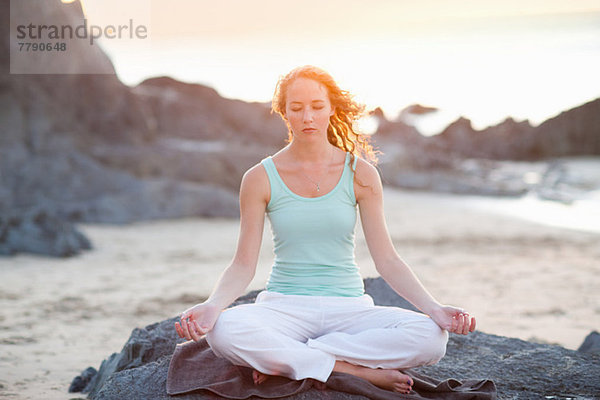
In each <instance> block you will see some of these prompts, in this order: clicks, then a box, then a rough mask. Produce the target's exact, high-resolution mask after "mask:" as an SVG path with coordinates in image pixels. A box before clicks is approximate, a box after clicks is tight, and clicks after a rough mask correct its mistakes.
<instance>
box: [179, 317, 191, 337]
mask: <svg viewBox="0 0 600 400" xmlns="http://www.w3.org/2000/svg"><path fill="white" fill-rule="evenodd" d="M181 328H182V329H183V334H184V335H185V338H186V339H187V340H192V335H191V334H190V329H189V326H188V320H186V319H184V320H182V321H181Z"/></svg>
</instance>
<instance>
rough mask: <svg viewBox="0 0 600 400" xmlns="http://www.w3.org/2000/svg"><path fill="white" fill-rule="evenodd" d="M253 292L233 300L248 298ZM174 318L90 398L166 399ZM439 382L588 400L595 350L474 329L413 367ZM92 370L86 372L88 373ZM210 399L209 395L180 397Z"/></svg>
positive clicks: (109, 369) (97, 384)
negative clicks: (478, 382) (439, 355)
mask: <svg viewBox="0 0 600 400" xmlns="http://www.w3.org/2000/svg"><path fill="white" fill-rule="evenodd" d="M365 287H366V291H367V293H369V294H370V295H371V296H373V299H374V300H375V303H376V304H381V305H396V306H401V307H404V306H407V304H408V303H407V302H406V301H405V300H403V299H402V298H400V297H399V296H397V295H396V294H395V292H393V290H392V289H390V287H389V286H388V285H387V284H386V283H385V282H384V281H383V280H382V279H381V278H378V279H366V280H365ZM257 293H258V291H255V292H251V293H249V294H248V295H246V296H244V297H242V298H240V299H238V300H237V301H236V302H235V303H234V304H233V305H236V304H242V303H248V302H253V301H254V299H255V297H256V294H257ZM176 320H177V317H174V318H171V319H168V320H166V321H162V322H160V323H156V324H153V325H150V326H148V327H146V328H144V329H135V330H134V331H133V333H132V335H131V337H130V338H129V340H128V341H127V343H126V344H125V346H124V347H123V350H122V351H121V352H120V353H114V354H113V355H111V356H110V357H109V358H108V359H107V360H104V361H103V362H102V365H101V367H100V370H99V372H98V373H97V374H96V376H95V377H94V378H93V380H92V381H91V382H90V383H89V384H88V386H87V387H86V389H85V392H89V397H90V398H93V399H97V400H99V399H102V400H108V399H123V398H127V399H145V400H168V399H171V397H170V396H168V395H167V393H166V378H167V371H168V366H169V360H170V357H171V355H172V353H173V351H174V349H175V346H176V344H177V343H181V342H183V341H184V340H183V339H181V338H179V337H178V336H177V334H176V332H175V329H174V323H175V321H176ZM416 370H417V371H419V372H422V373H425V374H427V375H430V376H433V377H435V378H437V379H440V380H441V379H447V378H449V377H453V378H456V379H458V380H461V379H492V380H494V381H495V383H496V385H497V387H498V394H499V398H500V399H517V398H518V399H532V400H533V399H536V400H537V399H540V398H552V399H559V398H582V399H584V398H592V397H593V396H597V395H598V394H599V393H600V381H598V376H600V355H598V354H585V353H581V352H577V351H572V350H567V349H565V348H562V347H560V346H554V345H546V344H536V343H530V342H526V341H523V340H519V339H513V338H506V337H501V336H495V335H489V334H485V333H482V332H475V333H473V334H470V335H468V336H461V335H451V337H450V341H449V344H448V349H447V353H446V356H445V357H444V358H443V359H442V361H440V363H438V364H437V365H434V366H430V367H424V368H418V369H416ZM87 374H89V371H88V372H87ZM178 397H181V398H183V399H215V398H218V397H216V396H214V395H212V394H209V393H204V392H202V393H194V394H188V395H183V396H178ZM292 398H293V399H325V398H326V399H356V400H358V399H364V397H362V396H356V395H349V394H345V393H339V392H333V391H331V390H327V391H318V390H311V391H309V392H305V393H302V394H300V395H297V396H292V397H290V399H292Z"/></svg>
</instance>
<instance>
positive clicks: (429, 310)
mask: <svg viewBox="0 0 600 400" xmlns="http://www.w3.org/2000/svg"><path fill="white" fill-rule="evenodd" d="M442 307H443V306H442V305H441V304H440V303H438V302H437V301H434V302H431V303H430V304H428V305H427V306H425V307H423V309H422V310H421V311H423V313H425V314H427V315H429V316H430V317H431V316H433V315H434V314H437V313H438V311H439V310H441V309H442Z"/></svg>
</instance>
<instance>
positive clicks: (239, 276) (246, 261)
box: [207, 165, 268, 309]
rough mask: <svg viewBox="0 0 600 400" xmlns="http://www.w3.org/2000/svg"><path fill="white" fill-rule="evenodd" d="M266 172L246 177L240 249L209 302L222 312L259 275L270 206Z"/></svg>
mask: <svg viewBox="0 0 600 400" xmlns="http://www.w3.org/2000/svg"><path fill="white" fill-rule="evenodd" d="M262 169H263V167H262V166H260V165H258V166H255V167H254V168H252V169H250V170H248V171H247V172H246V174H244V177H243V178H242V183H241V187H240V232H239V237H238V243H237V249H236V252H235V255H234V257H233V260H232V261H231V264H230V265H229V266H228V267H227V268H226V269H225V270H224V271H223V273H222V274H221V276H220V278H219V280H218V281H217V284H216V286H215V288H214V289H213V291H212V294H211V295H210V297H209V298H208V300H207V302H208V303H211V304H213V305H215V306H216V307H218V308H220V309H223V308H225V307H227V306H228V305H229V304H231V303H232V302H233V301H234V300H235V299H237V298H238V297H239V296H241V295H242V294H243V293H244V291H245V290H246V288H247V287H248V285H249V284H250V282H251V281H252V279H253V278H254V275H255V273H256V265H257V263H258V256H259V252H260V245H261V241H262V236H263V229H264V218H265V210H266V206H267V201H266V198H265V195H266V193H265V190H264V189H265V188H264V183H265V181H264V179H266V178H265V177H266V174H265V173H264V172H263V171H262ZM261 174H265V175H264V176H261ZM267 184H268V182H267ZM267 190H268V189H267Z"/></svg>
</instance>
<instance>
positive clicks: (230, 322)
mask: <svg viewBox="0 0 600 400" xmlns="http://www.w3.org/2000/svg"><path fill="white" fill-rule="evenodd" d="M234 314H236V312H235V311H234V310H233V309H228V310H225V311H223V312H222V313H221V314H220V315H219V318H217V321H216V322H215V325H214V326H213V328H212V329H211V330H210V331H208V332H207V333H206V341H207V342H208V345H209V346H210V348H211V349H212V351H213V352H214V353H215V354H216V355H217V356H219V357H224V356H226V355H227V354H229V353H230V352H231V349H232V347H233V346H235V343H236V338H237V337H239V334H238V332H237V330H238V329H237V328H238V327H237V325H238V324H236V320H238V321H239V319H237V318H236V317H235V315H234Z"/></svg>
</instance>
